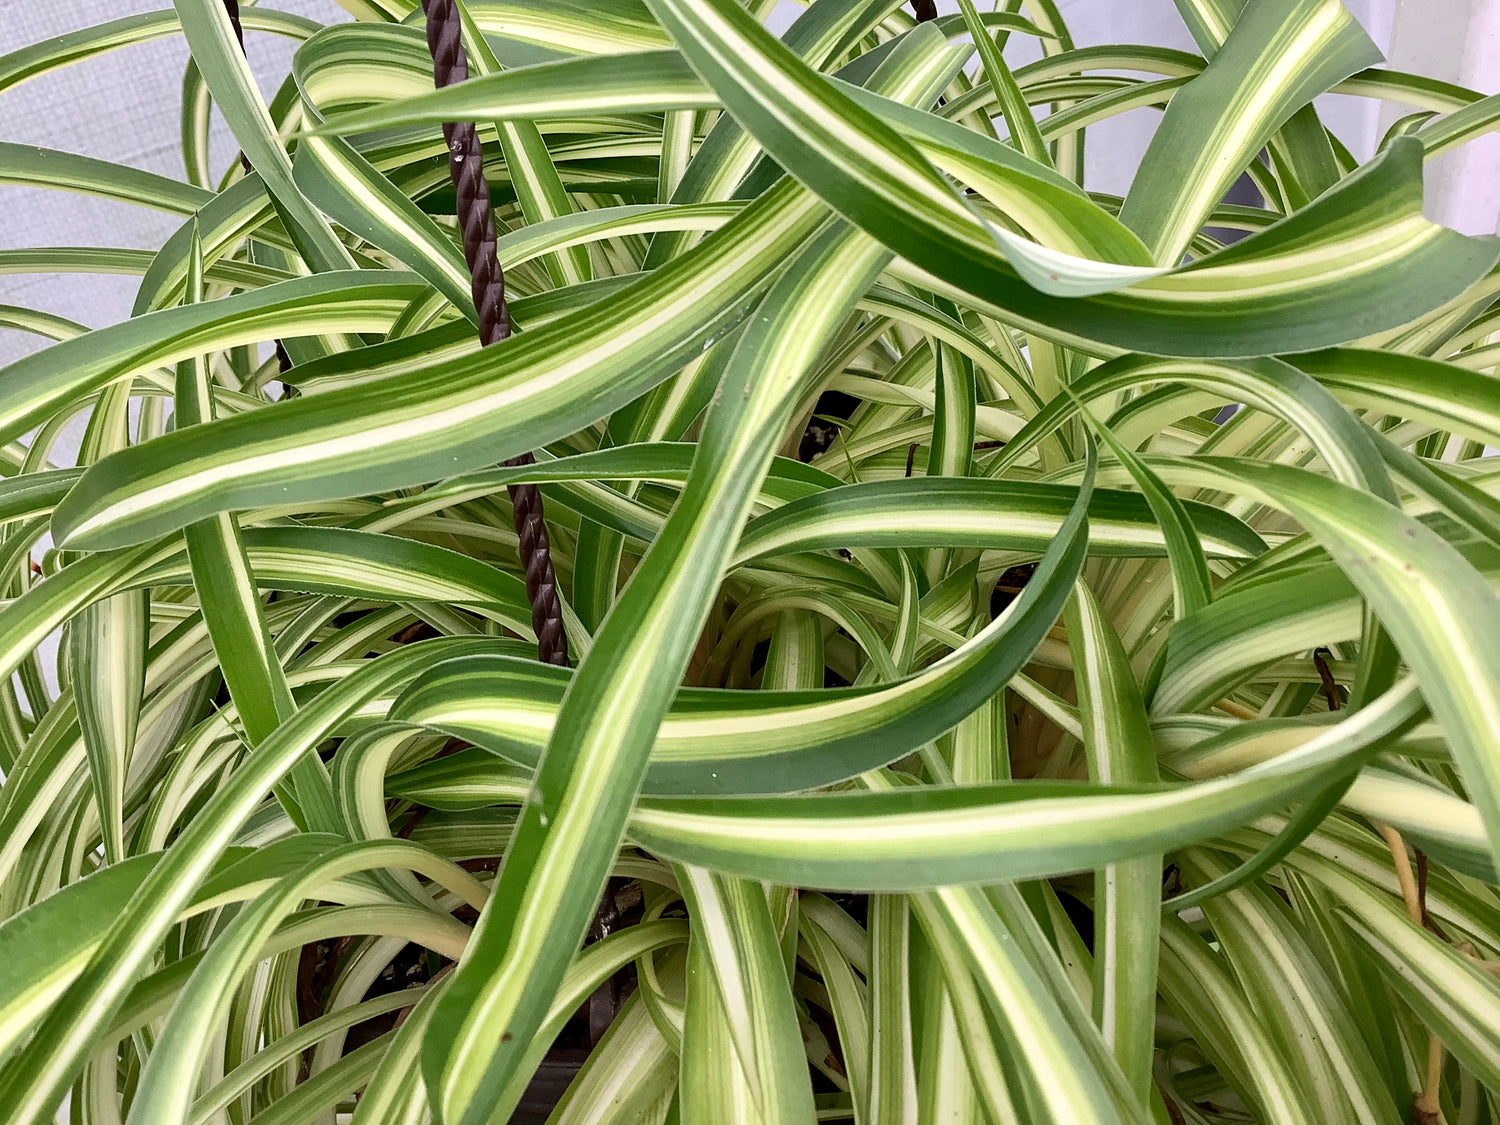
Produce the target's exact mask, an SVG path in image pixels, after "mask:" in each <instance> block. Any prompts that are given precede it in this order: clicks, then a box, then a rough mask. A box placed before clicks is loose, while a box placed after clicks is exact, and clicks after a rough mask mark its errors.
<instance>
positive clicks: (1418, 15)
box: [0, 0, 1500, 363]
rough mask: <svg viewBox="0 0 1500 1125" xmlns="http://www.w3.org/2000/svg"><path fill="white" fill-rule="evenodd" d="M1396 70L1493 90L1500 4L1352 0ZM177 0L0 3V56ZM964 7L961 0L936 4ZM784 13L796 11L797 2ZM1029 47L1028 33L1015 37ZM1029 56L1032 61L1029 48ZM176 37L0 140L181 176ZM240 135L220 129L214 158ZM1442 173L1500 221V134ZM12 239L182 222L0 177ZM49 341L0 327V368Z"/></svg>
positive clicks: (0, 127)
mask: <svg viewBox="0 0 1500 1125" xmlns="http://www.w3.org/2000/svg"><path fill="white" fill-rule="evenodd" d="M271 2H272V3H273V4H275V5H276V6H277V7H281V8H285V9H288V10H291V11H295V12H297V13H299V14H302V15H306V16H309V17H311V18H313V19H317V20H320V21H325V22H326V21H334V20H339V19H343V18H346V17H345V15H344V13H343V11H342V10H341V9H340V8H338V7H337V6H336V4H335V3H334V2H333V0H271ZM1347 2H1348V3H1349V6H1350V8H1351V9H1352V10H1353V12H1354V14H1355V15H1356V16H1358V17H1359V19H1360V20H1361V21H1362V22H1363V23H1364V25H1365V27H1366V28H1367V29H1368V30H1369V32H1370V34H1371V37H1372V38H1373V39H1374V40H1375V42H1376V43H1377V44H1378V45H1379V46H1380V47H1381V48H1382V49H1383V50H1385V51H1386V52H1387V54H1388V56H1389V57H1390V62H1391V65H1393V66H1397V67H1400V68H1402V69H1412V70H1419V71H1421V72H1423V73H1426V74H1431V75H1433V76H1436V77H1440V78H1446V79H1449V80H1452V81H1458V82H1464V83H1466V84H1468V85H1471V86H1475V87H1477V88H1479V89H1480V90H1482V91H1483V92H1485V93H1492V92H1494V91H1495V90H1496V89H1497V87H1500V66H1497V65H1496V64H1497V63H1500V0H1347ZM168 3H169V0H64V2H61V3H59V2H55V0H54V2H53V3H37V2H36V0H0V53H4V52H9V51H12V50H15V49H16V48H18V47H21V46H24V45H26V44H29V43H33V42H36V41H39V40H42V39H46V38H50V37H51V36H54V35H59V34H62V33H63V32H66V31H71V30H75V29H77V28H82V27H88V26H90V25H92V24H95V23H100V22H103V21H105V20H109V19H116V18H119V17H121V16H126V15H130V14H133V13H136V12H144V11H151V10H155V9H158V8H164V7H167V6H168ZM939 6H940V7H941V8H943V9H945V10H950V11H951V10H954V9H955V8H956V4H955V3H954V2H953V0H946V2H942V3H940V5H939ZM1060 6H1061V8H1062V10H1063V13H1064V15H1065V17H1066V18H1067V19H1068V21H1069V25H1070V26H1071V27H1072V28H1073V30H1074V34H1075V37H1076V38H1077V40H1078V42H1079V43H1080V45H1086V44H1090V43H1107V42H1149V43H1159V44H1165V45H1171V46H1179V47H1184V48H1188V49H1191V48H1192V41H1191V39H1190V38H1189V36H1188V34H1187V31H1186V29H1185V28H1184V27H1183V25H1182V22H1181V20H1180V19H1179V18H1178V16H1177V13H1176V10H1175V8H1174V7H1173V5H1172V0H1061V3H1060ZM786 9H787V10H786V12H784V13H781V14H782V15H783V16H785V15H794V14H795V12H796V10H797V8H796V6H795V5H793V4H788V5H787V6H786ZM1016 45H1017V49H1018V50H1019V49H1022V48H1023V46H1024V45H1023V44H1022V43H1020V42H1019V41H1016ZM248 49H249V52H250V58H251V62H252V64H253V66H254V69H255V72H256V74H257V76H258V77H259V78H260V80H261V86H262V91H263V92H264V93H265V94H266V95H267V96H269V95H270V94H271V93H272V92H274V89H275V86H276V84H277V83H279V82H280V80H281V78H282V77H283V76H284V75H285V74H286V73H287V68H288V65H289V60H290V57H291V51H292V44H291V42H290V41H288V40H285V39H281V38H279V37H277V36H272V35H263V34H254V33H252V34H250V35H249V36H248ZM1018 57H1020V56H1019V55H1018ZM186 58H187V51H186V48H185V46H184V45H183V42H182V40H181V39H180V38H174V39H166V40H158V41H156V42H152V43H148V44H143V45H141V46H137V47H132V48H129V49H126V50H122V51H116V52H114V53H111V54H109V55H105V56H103V57H100V58H97V59H94V60H91V61H90V62H87V63H83V64H79V65H77V66H73V67H69V68H67V69H66V70H64V71H62V72H60V73H57V74H51V75H46V76H44V77H42V78H39V79H35V80H33V81H30V82H27V83H24V84H22V85H21V86H19V87H16V88H14V89H12V90H8V91H5V92H4V93H0V140H6V141H19V142H22V143H27V144H37V145H45V146H47V147H50V148H57V149H63V150H66V151H72V152H81V153H87V154H89V155H92V156H99V157H103V158H106V159H109V160H114V161H119V162H121V163H125V164H130V165H133V166H135V167H138V168H144V169H147V170H149V171H152V172H157V173H160V174H162V175H166V176H174V177H181V176H182V174H183V170H182V159H181V156H180V150H179V147H178V113H179V105H180V84H181V80H182V68H183V63H184V61H185V60H186ZM1324 101H1325V103H1326V104H1325V106H1324V109H1325V113H1326V119H1327V120H1328V122H1329V124H1330V126H1331V127H1332V128H1333V129H1334V130H1335V131H1336V132H1337V133H1338V134H1339V136H1340V137H1341V139H1343V140H1344V142H1345V143H1346V144H1348V145H1349V146H1350V148H1351V149H1353V150H1354V152H1356V153H1357V154H1360V155H1368V154H1369V153H1370V152H1371V151H1373V148H1374V145H1375V143H1376V141H1377V139H1378V138H1379V137H1380V135H1381V133H1382V132H1383V131H1384V129H1385V127H1386V126H1387V125H1388V124H1389V123H1390V121H1392V120H1394V118H1395V117H1396V116H1398V115H1399V114H1401V113H1403V112H1406V110H1405V109H1402V108H1400V107H1386V108H1385V109H1384V110H1383V111H1382V110H1380V109H1379V108H1378V107H1376V106H1375V105H1374V103H1370V102H1363V101H1360V100H1357V99H1352V98H1342V97H1329V98H1326V99H1324ZM1157 116H1158V115H1157V112H1156V111H1155V110H1150V109H1142V110H1136V111H1134V112H1132V113H1130V114H1126V115H1124V116H1122V117H1120V118H1117V119H1115V120H1114V121H1112V122H1109V123H1106V124H1105V125H1103V126H1099V127H1096V128H1095V129H1093V130H1091V131H1090V136H1091V139H1093V140H1094V143H1092V144H1091V147H1090V149H1089V162H1088V170H1087V171H1088V179H1089V186H1090V187H1093V188H1096V189H1099V190H1113V191H1120V190H1122V189H1123V188H1124V187H1125V186H1126V184H1127V182H1128V173H1129V169H1130V168H1131V167H1133V165H1134V160H1135V157H1136V156H1137V155H1138V154H1139V153H1140V152H1141V151H1142V150H1143V149H1144V147H1145V144H1146V142H1147V140H1148V139H1149V137H1150V135H1151V130H1152V128H1154V125H1155V122H1156V120H1157ZM233 153H234V146H233V144H232V142H231V141H230V140H229V139H228V136H227V133H226V131H225V130H224V129H223V128H222V127H219V128H218V130H217V131H216V134H215V145H214V149H213V155H214V167H215V168H221V167H223V166H224V165H225V163H226V162H227V161H228V160H229V159H231V158H232V156H233ZM1435 163H1436V164H1437V165H1438V166H1437V167H1435V168H1433V169H1432V171H1431V173H1430V176H1429V179H1430V183H1429V206H1428V210H1429V213H1430V214H1432V215H1433V217H1434V218H1438V219H1440V220H1441V221H1445V222H1448V223H1450V224H1452V225H1455V226H1457V227H1459V228H1460V229H1462V230H1464V231H1465V232H1467V233H1487V232H1491V231H1494V230H1496V228H1497V217H1500V139H1497V138H1490V139H1487V140H1485V141H1481V142H1479V143H1477V144H1474V145H1471V146H1469V147H1468V149H1467V150H1465V151H1462V152H1459V153H1454V154H1451V155H1450V156H1448V157H1445V158H1444V159H1443V160H1441V161H1439V162H1435ZM0 216H3V219H0V247H17V246H66V245H95V246H123V247H138V248H154V247H156V246H159V245H160V244H161V243H162V241H164V240H165V239H166V237H167V236H168V235H169V234H170V233H171V231H172V230H173V229H174V227H175V225H176V223H177V220H175V219H173V218H172V217H170V216H165V215H161V214H157V213H155V212H152V211H148V210H146V209H144V208H138V207H131V206H128V205H126V204H119V203H110V202H107V201H101V200H96V199H89V198H84V197H80V196H74V195H68V194H64V193H61V192H55V191H46V190H41V189H22V188H14V187H0ZM135 286H136V280H135V279H134V278H129V277H108V276H103V277H98V276H91V275H70V276H66V277H50V276H0V303H6V304H16V305H23V306H27V307H29V308H35V309H41V310H44V311H47V312H51V313H55V314H58V315H61V316H65V317H68V318H69V319H72V320H75V321H78V322H79V323H82V324H84V325H87V326H89V327H97V326H99V325H102V324H107V323H110V322H113V321H115V320H119V319H121V318H122V317H124V316H125V315H127V313H128V312H129V309H130V304H131V300H132V298H133V295H134V291H135ZM40 346H42V342H41V341H39V340H37V339H36V338H35V337H30V336H26V335H23V334H20V333H15V332H4V331H0V363H3V362H6V361H9V360H11V359H14V358H16V357H17V356H20V355H22V354H25V353H26V352H28V351H32V350H34V349H35V348H37V347H40Z"/></svg>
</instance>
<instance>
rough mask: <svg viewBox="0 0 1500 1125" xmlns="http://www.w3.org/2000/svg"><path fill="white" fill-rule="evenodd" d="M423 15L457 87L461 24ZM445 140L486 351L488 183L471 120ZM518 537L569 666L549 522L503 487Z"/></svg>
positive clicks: (499, 288) (548, 640) (546, 638)
mask: <svg viewBox="0 0 1500 1125" xmlns="http://www.w3.org/2000/svg"><path fill="white" fill-rule="evenodd" d="M422 10H423V12H425V13H426V15H427V47H428V50H429V51H430V52H431V53H432V75H433V80H434V82H435V84H436V85H437V87H438V89H442V88H443V87H444V86H452V85H454V84H455V83H458V82H462V81H463V80H464V79H466V78H468V76H469V56H468V54H467V53H466V52H465V51H464V44H463V24H462V22H461V21H460V19H459V16H458V10H457V9H456V8H455V7H454V6H453V0H423V3H422ZM443 139H444V140H445V141H447V142H448V174H449V176H451V177H452V179H453V188H454V191H455V192H456V194H457V196H458V202H457V206H456V210H457V212H458V221H459V226H460V227H462V228H463V236H464V258H465V260H466V261H467V262H468V263H469V277H470V283H471V288H472V292H473V294H474V308H475V309H476V310H477V311H478V313H479V342H480V344H481V345H484V346H486V347H487V346H489V345H490V344H493V343H496V342H498V341H500V340H504V339H505V338H506V337H507V336H509V335H510V306H509V305H507V304H506V302H505V274H504V273H503V272H502V271H501V269H500V260H499V258H498V257H496V255H495V222H494V218H493V216H492V214H491V212H490V186H489V183H488V182H487V181H486V180H485V178H484V152H483V151H482V150H481V148H480V146H479V133H478V131H477V130H476V129H475V128H474V125H473V123H472V122H467V121H465V122H449V123H447V124H445V125H444V126H443ZM534 460H535V459H534V458H533V457H532V456H531V454H530V453H523V454H521V456H519V457H513V458H511V459H510V460H509V461H507V462H505V463H506V464H507V465H530V464H532V462H533V461H534ZM509 491H510V503H511V507H512V509H513V511H514V516H515V524H516V534H517V535H519V536H520V537H521V564H522V565H523V566H524V567H525V569H526V596H527V597H529V598H530V599H531V623H532V627H533V628H534V629H535V630H536V639H537V652H538V654H539V655H540V657H541V659H542V661H543V662H544V663H546V664H558V665H561V666H562V667H567V664H568V638H567V635H566V634H565V633H564V632H563V620H562V601H561V599H560V598H559V597H558V595H557V575H556V574H554V573H553V571H552V549H551V547H550V545H549V544H548V542H547V525H546V523H545V522H544V521H543V519H542V494H541V492H540V491H539V490H538V489H537V486H536V485H534V484H513V485H511V486H510V488H509Z"/></svg>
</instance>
